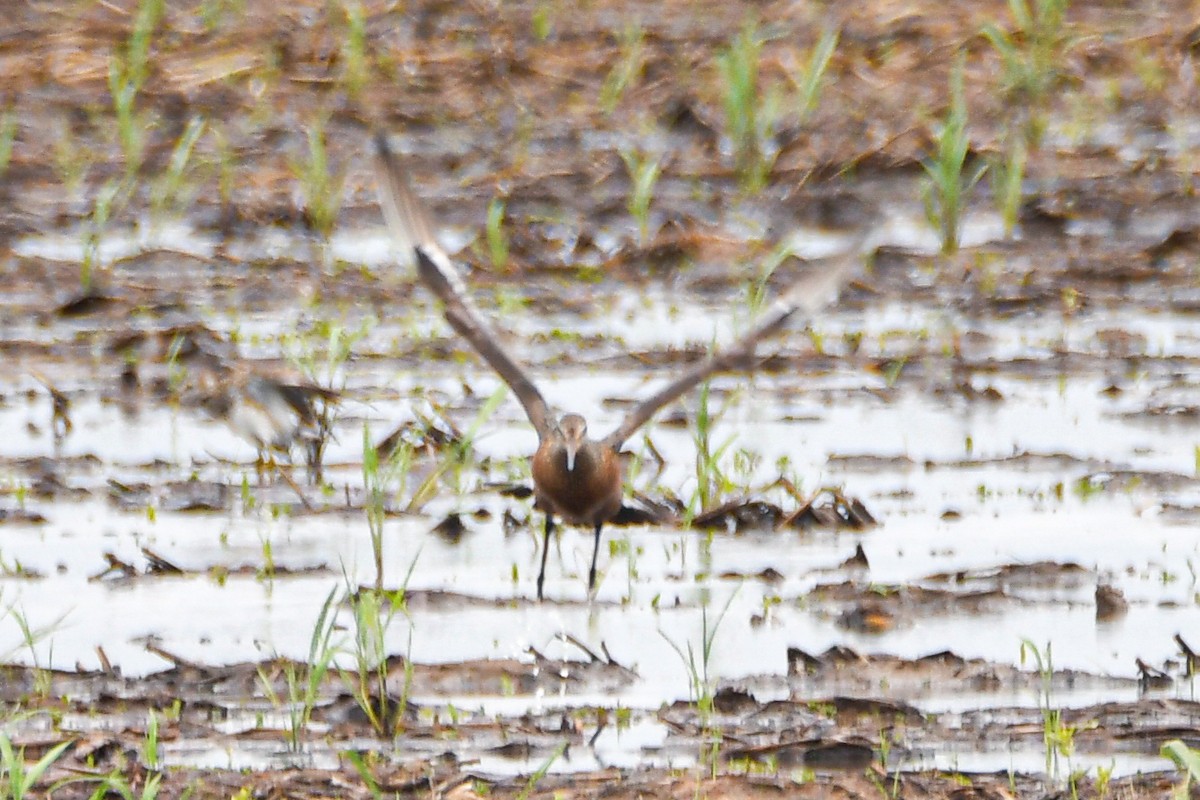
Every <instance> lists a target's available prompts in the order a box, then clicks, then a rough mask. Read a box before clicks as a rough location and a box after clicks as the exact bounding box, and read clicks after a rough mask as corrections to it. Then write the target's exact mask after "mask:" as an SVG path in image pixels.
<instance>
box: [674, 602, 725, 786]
mask: <svg viewBox="0 0 1200 800" xmlns="http://www.w3.org/2000/svg"><path fill="white" fill-rule="evenodd" d="M735 597H737V592H736V591H734V592H731V593H730V595H729V599H728V600H726V601H725V607H724V608H722V609H721V613H720V614H719V615H717V619H716V621H715V622H714V623H713V624H712V626H711V628H710V627H709V621H708V605H707V603H706V604H705V605H704V606H702V607H701V608H700V653H699V656H700V657H699V661H698V662H697V659H696V655H697V654H696V650H695V648H693V647H692V643H691V642H690V641H688V642H685V647H680V646H679V645H678V644H676V643H675V642H674V641H672V640H671V638H670V637H669V636H667V635H666V633H664V632H663V631H661V630H660V631H659V632H658V633H659V635H660V636H662V637H663V639H665V640H666V642H667V644H669V645H670V646H671V649H673V650H674V651H675V652H676V654H677V655H678V656H679V659H680V661H682V662H683V667H684V670H685V671H686V672H687V676H688V692H689V697H690V698H691V701H692V702H693V703H694V704H695V705H696V713H697V714H699V716H700V721H701V725H702V726H703V727H704V728H705V729H706V732H707V738H708V744H709V745H710V746H711V750H710V751H709V752H708V754H707V755H708V756H709V758H710V759H711V763H712V764H713V766H714V767H715V766H716V755H717V752H716V751H717V748H718V747H719V745H720V741H721V740H720V735H719V733H718V732H716V731H711V730H708V727H709V724H710V723H711V721H712V717H713V713H714V711H715V710H716V709H715V707H714V705H713V703H714V702H715V699H716V692H717V679H716V677H715V676H714V675H713V674H712V673H711V666H712V656H713V645H714V643H715V642H716V639H717V632H718V631H719V630H720V629H721V623H722V622H723V621H724V620H725V615H726V614H727V613H728V612H729V607H730V606H731V605H733V599H734V598H735ZM685 648H686V652H685Z"/></svg>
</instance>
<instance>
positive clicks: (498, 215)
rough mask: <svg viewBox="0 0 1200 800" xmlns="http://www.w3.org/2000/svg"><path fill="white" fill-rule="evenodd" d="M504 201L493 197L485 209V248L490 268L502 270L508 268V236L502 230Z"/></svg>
mask: <svg viewBox="0 0 1200 800" xmlns="http://www.w3.org/2000/svg"><path fill="white" fill-rule="evenodd" d="M504 211H505V205H504V201H503V200H501V199H500V198H499V197H493V198H492V201H491V202H490V203H488V207H487V228H486V231H487V246H488V256H489V257H490V258H491V261H492V267H494V268H495V269H498V270H503V269H504V268H505V267H506V266H508V234H507V233H506V232H505V230H504Z"/></svg>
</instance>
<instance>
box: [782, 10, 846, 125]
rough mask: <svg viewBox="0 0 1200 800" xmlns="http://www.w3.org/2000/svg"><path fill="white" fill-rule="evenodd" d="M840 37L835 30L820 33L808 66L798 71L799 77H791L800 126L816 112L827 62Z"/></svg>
mask: <svg viewBox="0 0 1200 800" xmlns="http://www.w3.org/2000/svg"><path fill="white" fill-rule="evenodd" d="M840 36H841V32H840V31H838V30H836V29H826V30H824V31H822V32H821V38H820V39H818V40H817V44H816V46H815V47H813V51H812V54H811V55H810V56H809V58H808V64H806V65H805V67H804V69H803V70H801V71H800V74H799V75H794V76H792V82H793V84H794V85H795V87H796V92H797V94H798V95H799V96H798V98H797V106H799V111H800V122H801V123H802V124H803V123H804V122H805V121H806V120H807V119H808V118H809V116H810V115H811V114H812V112H814V111H816V109H817V104H818V103H819V102H820V100H821V89H822V88H823V87H824V84H825V72H826V70H827V69H828V68H829V61H830V59H832V58H833V53H834V51H835V50H836V49H837V45H838V39H839V38H840Z"/></svg>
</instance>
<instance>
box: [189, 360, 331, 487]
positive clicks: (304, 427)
mask: <svg viewBox="0 0 1200 800" xmlns="http://www.w3.org/2000/svg"><path fill="white" fill-rule="evenodd" d="M181 366H182V368H183V369H184V370H186V374H185V376H184V378H183V384H184V385H183V386H182V387H181V391H180V392H179V394H180V396H181V399H182V400H183V402H184V403H185V404H186V405H190V406H194V407H199V408H201V409H203V410H204V411H205V412H206V413H207V414H208V415H209V416H211V417H212V418H214V419H216V420H219V421H222V422H224V423H225V424H226V425H228V426H229V428H230V430H232V431H233V432H234V433H235V434H237V435H238V436H240V437H241V438H242V439H244V440H245V441H247V442H249V443H250V444H251V445H253V446H254V448H255V449H256V450H257V451H258V459H257V461H256V466H257V467H258V468H259V469H260V471H261V470H262V469H263V468H264V467H270V466H273V465H274V458H273V456H274V454H276V453H278V454H281V455H284V456H290V453H291V449H292V445H294V444H296V443H297V442H300V443H302V444H303V445H304V449H305V460H306V461H307V463H308V468H309V473H310V477H311V478H312V479H313V480H319V475H320V470H321V457H322V455H323V453H322V450H323V449H324V445H325V443H326V441H327V440H328V438H329V419H328V411H327V409H328V407H329V406H331V405H333V404H336V403H337V402H338V401H339V400H340V399H341V396H340V394H339V393H338V392H336V391H334V390H332V389H326V388H324V387H321V386H316V385H314V384H311V383H307V382H305V381H302V380H293V379H290V378H282V377H277V376H274V375H268V374H265V373H263V372H261V371H257V370H255V369H253V368H251V367H249V366H247V365H245V364H243V363H240V362H231V361H228V360H225V359H221V358H219V357H217V356H214V355H212V354H211V353H208V352H206V351H198V352H197V353H196V354H195V355H193V356H191V357H189V358H188V359H186V361H185V362H184V363H183V364H181Z"/></svg>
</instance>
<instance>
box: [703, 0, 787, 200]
mask: <svg viewBox="0 0 1200 800" xmlns="http://www.w3.org/2000/svg"><path fill="white" fill-rule="evenodd" d="M762 44H763V42H762V38H761V37H760V35H759V32H758V25H757V23H755V22H754V21H753V20H751V21H748V22H747V23H746V24H745V25H744V26H743V27H742V30H741V31H740V32H739V33H738V34H737V35H736V36H735V37H734V38H733V41H732V42H730V44H729V46H728V47H727V48H725V49H723V50H722V51H721V52H720V53H719V54H718V55H717V70H718V73H719V74H720V76H721V80H722V83H723V85H724V88H723V93H724V106H725V126H726V132H727V134H728V136H729V140H730V143H731V145H732V147H733V156H734V171H735V172H736V173H737V175H738V179H739V181H740V182H741V185H742V188H743V190H745V191H747V192H749V193H755V192H758V191H759V190H761V189H762V188H763V186H765V185H766V182H767V176H768V175H769V174H770V172H771V166H772V164H773V163H774V155H773V154H769V153H768V143H769V141H770V139H771V137H772V135H773V133H774V125H775V117H776V114H777V112H778V100H779V98H778V97H777V96H776V94H774V93H768V95H767V96H766V97H765V98H764V97H763V95H762V94H761V93H760V92H759V88H758V71H759V59H760V58H761V56H762Z"/></svg>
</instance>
